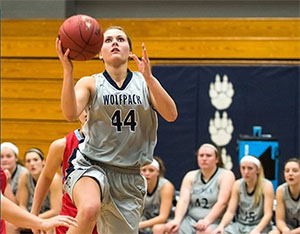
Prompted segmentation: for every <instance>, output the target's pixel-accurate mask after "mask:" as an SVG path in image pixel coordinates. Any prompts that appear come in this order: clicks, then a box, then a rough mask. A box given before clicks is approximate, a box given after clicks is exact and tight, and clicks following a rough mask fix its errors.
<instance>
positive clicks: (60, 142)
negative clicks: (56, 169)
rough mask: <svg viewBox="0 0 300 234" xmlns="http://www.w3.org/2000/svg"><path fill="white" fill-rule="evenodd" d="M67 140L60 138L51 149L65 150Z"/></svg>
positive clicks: (53, 143)
mask: <svg viewBox="0 0 300 234" xmlns="http://www.w3.org/2000/svg"><path fill="white" fill-rule="evenodd" d="M66 142H67V141H66V138H65V137H63V138H59V139H56V140H54V141H53V142H52V143H51V145H50V148H52V149H56V150H58V149H64V148H65V147H66Z"/></svg>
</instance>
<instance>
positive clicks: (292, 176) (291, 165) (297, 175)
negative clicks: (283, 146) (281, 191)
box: [284, 162, 300, 185]
mask: <svg viewBox="0 0 300 234" xmlns="http://www.w3.org/2000/svg"><path fill="white" fill-rule="evenodd" d="M284 178H285V181H286V182H287V184H289V185H294V184H299V183H300V168H299V164H298V163H296V162H288V163H287V164H286V165H285V167H284Z"/></svg>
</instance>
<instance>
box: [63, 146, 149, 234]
mask: <svg viewBox="0 0 300 234" xmlns="http://www.w3.org/2000/svg"><path fill="white" fill-rule="evenodd" d="M72 164H73V165H74V170H73V171H72V172H71V173H70V174H69V175H68V176H67V178H66V180H65V183H64V189H65V190H66V192H67V193H68V194H69V195H70V197H71V198H72V199H73V197H72V191H73V188H74V186H75V184H76V182H77V181H78V180H79V179H80V178H81V177H83V176H88V177H92V178H94V179H95V180H96V181H97V182H98V184H99V185H100V189H101V193H102V194H101V199H102V201H101V214H100V216H99V217H98V219H97V229H98V232H99V233H101V234H106V233H107V234H131V233H132V234H133V233H134V234H137V233H138V225H139V221H140V217H141V215H142V211H143V205H144V198H145V196H146V180H145V178H144V177H143V176H142V175H141V174H140V173H139V171H132V170H127V169H123V168H117V167H113V166H108V165H101V164H99V163H97V165H96V164H93V162H91V161H90V160H88V159H87V158H86V157H84V156H83V155H82V154H81V153H80V152H79V151H77V155H76V159H74V160H73V161H72Z"/></svg>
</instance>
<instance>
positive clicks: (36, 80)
mask: <svg viewBox="0 0 300 234" xmlns="http://www.w3.org/2000/svg"><path fill="white" fill-rule="evenodd" d="M98 21H99V23H100V24H101V26H102V27H103V28H106V27H108V26H110V25H120V26H123V27H124V28H125V30H126V31H127V32H128V34H129V35H130V36H131V38H132V40H133V52H134V53H136V54H137V55H138V56H141V48H140V45H141V43H142V42H145V44H146V47H147V50H148V53H149V56H150V59H151V62H152V65H153V72H155V73H156V74H158V75H160V74H165V73H164V72H165V69H167V68H168V69H171V70H170V71H172V69H175V71H176V72H175V73H174V76H173V75H172V72H167V73H168V74H170V75H169V76H168V77H167V79H166V80H161V82H162V83H163V84H164V86H165V87H166V89H167V91H169V92H170V94H171V96H173V97H174V98H175V101H176V102H178V103H179V107H181V105H182V100H184V97H183V98H181V97H180V96H178V92H177V91H178V90H180V89H181V88H182V87H181V86H182V84H185V83H187V80H190V79H191V77H190V76H192V77H194V76H197V75H196V74H200V73H199V71H200V70H201V69H203V68H204V69H205V67H206V66H207V67H211V66H218V67H226V69H225V70H226V72H220V75H221V78H222V79H223V75H224V74H225V73H230V71H231V70H232V72H233V71H235V69H237V68H236V67H241V66H242V67H245V69H246V71H247V69H248V67H249V68H251V67H260V66H264V67H265V66H270V65H271V67H270V69H271V71H272V70H273V69H272V68H274V71H275V70H276V69H278V68H280V67H286V66H287V67H293V69H296V74H297V71H299V64H300V44H299V41H300V35H299V34H300V32H299V29H300V21H299V19H298V18H276V19H275V18H235V19H232V18H220V19H211V18H197V19H182V18H180V19H161V18H159V19H158V18H153V19H136V18H130V19H129V18H127V19H104V18H99V19H98ZM62 22H63V21H62V20H51V19H49V20H41V19H39V20H38V19H35V20H33V19H28V20H17V19H15V20H12V19H11V20H2V21H1V141H2V142H3V141H11V142H14V143H16V144H17V145H18V146H19V148H20V153H21V157H23V154H24V152H25V150H26V149H27V148H29V147H40V148H41V149H42V150H43V151H44V152H47V150H48V147H49V144H50V143H51V142H52V141H53V140H55V139H57V138H61V137H63V136H64V135H65V134H67V133H68V132H69V131H72V130H73V129H75V128H77V127H78V126H79V124H78V123H77V122H67V121H65V120H64V118H63V116H62V112H61V109H60V91H61V84H62V67H61V65H60V62H59V60H58V58H57V56H56V52H55V38H56V36H57V31H58V29H59V26H60V25H61V23H62ZM154 25H155V27H153V26H154ZM129 66H130V69H133V70H135V69H136V66H135V64H134V63H133V62H132V61H131V62H130V64H129ZM74 67H75V68H74V74H75V79H79V78H80V77H82V76H84V75H87V74H93V73H97V72H99V71H102V70H103V68H104V67H103V64H102V62H100V61H99V60H98V59H97V58H95V59H93V60H90V61H86V62H74ZM231 67H233V69H231ZM192 68H194V69H195V71H189V69H192ZM177 69H179V70H177ZM180 69H183V70H185V69H187V70H188V71H189V72H188V74H189V75H188V76H186V75H185V73H180V72H181V70H180ZM222 69H224V68H222ZM297 69H298V70H297ZM206 71H207V70H206ZM222 71H223V70H222ZM244 71H245V70H244ZM292 73H293V74H295V71H294V70H293V72H292ZM178 74H181V75H180V76H179V75H178ZM212 74H213V73H212ZM284 74H285V72H283V73H282V77H281V79H282V81H283V82H284V81H285V79H284V77H285V75H284ZM292 77H293V79H295V78H294V77H295V75H292ZM205 78H206V79H207V78H208V80H206V81H205V82H212V81H214V80H215V74H213V75H211V76H207V77H205ZM237 78H238V77H235V78H233V76H229V80H230V81H232V79H237ZM298 78H299V77H298ZM160 79H163V77H162V78H160ZM256 79H257V77H256ZM175 80H176V82H175ZM287 80H288V78H287ZM250 81H251V77H249V76H248V77H246V78H245V79H244V81H243V82H245V83H247V82H250ZM294 82H296V83H292V84H291V85H292V86H291V87H292V88H293V89H291V90H292V91H291V94H292V93H294V92H297V86H296V85H297V84H298V94H299V91H300V87H299V80H298V81H297V75H296V80H295V81H294ZM297 82H298V83H297ZM169 84H172V86H169ZM260 85H261V86H262V87H263V86H264V83H261V84H260ZM186 87H189V86H186ZM294 89H296V91H295V90H294ZM207 92H208V89H206V90H205V92H203V93H206V94H207ZM286 92H288V91H285V93H286ZM179 93H180V92H179ZM187 94H189V90H187ZM295 95H296V94H295ZM282 96H283V97H284V96H285V95H284V93H283V95H282ZM179 98H180V99H179ZM187 98H188V99H189V100H191V99H190V98H191V97H187ZM176 99H177V100H176ZM192 100H193V99H192ZM198 102H199V99H197V100H195V103H193V102H192V104H191V105H196V103H198ZM208 102H209V100H207V103H206V104H205V105H208ZM283 105H285V104H283ZM187 107H189V106H187ZM288 107H290V108H294V106H288V105H287V108H288ZM298 107H299V97H298ZM202 109H204V111H206V108H202ZM182 110H183V109H181V108H180V109H179V113H181V111H182ZM291 110H293V111H294V109H291ZM237 111H238V110H237ZM285 111H287V112H288V111H290V110H289V109H286V110H285ZM210 112H211V110H210ZM181 116H182V115H181ZM181 116H179V119H178V121H176V122H175V123H172V124H170V125H169V124H167V125H165V123H163V122H162V123H161V126H162V127H161V128H160V129H159V139H158V146H157V150H156V152H157V153H159V154H160V155H161V156H162V157H163V159H164V160H165V162H166V166H167V175H168V176H170V177H172V175H173V174H174V173H175V172H176V170H177V168H176V166H177V165H178V164H179V163H177V164H174V162H177V161H178V160H181V159H182V157H189V155H190V157H191V158H190V159H189V160H188V163H186V164H185V165H186V166H185V168H183V169H182V170H181V172H180V173H181V174H180V176H177V177H176V179H175V184H176V187H177V188H178V187H179V183H180V181H181V176H182V174H183V173H184V172H185V171H186V170H188V169H191V168H194V167H195V161H194V158H192V157H194V152H195V151H196V149H197V147H198V144H200V143H201V142H200V141H202V139H203V140H204V139H205V140H209V139H208V135H207V133H205V134H206V136H205V137H204V138H201V139H200V138H199V137H198V138H197V137H196V138H195V137H194V136H192V137H190V138H187V139H186V138H185V139H184V140H183V142H186V141H189V142H192V144H190V143H189V145H188V148H187V150H186V151H187V152H186V155H182V154H178V152H177V153H176V147H174V144H172V142H173V141H172V140H174V139H170V142H171V143H170V142H166V139H169V138H170V135H169V134H168V131H167V130H165V129H167V128H168V126H170V128H171V129H173V126H175V127H174V129H178V128H177V127H178V126H179V125H177V124H178V123H180V121H182V119H181ZM183 116H184V115H183ZM197 116H198V117H199V118H201V116H204V115H202V111H199V113H198V114H197ZM210 116H211V113H210ZM259 118H261V119H263V121H268V118H267V116H264V115H261V116H259ZM259 118H258V119H259ZM295 118H296V121H298V123H299V109H298V112H297V110H296V112H295ZM297 118H298V119H297ZM160 121H161V120H160ZM184 121H185V119H184ZM193 121H194V120H192V122H191V121H190V122H187V123H188V126H189V127H191V128H198V121H199V120H197V121H194V122H193ZM245 121H247V115H245ZM257 122H258V123H259V121H257ZM203 123H205V122H203ZM255 123H256V122H255ZM252 124H254V122H253V121H252V122H251V121H250V122H249V124H248V125H249V126H248V125H247V127H245V126H246V125H244V127H243V128H242V129H240V130H241V132H240V133H248V132H251V129H249V128H250V126H251V125H252ZM207 127H208V126H207ZM235 127H236V125H235ZM206 129H207V128H206ZM266 130H267V131H269V132H273V128H269V129H268V128H267V129H266ZM293 130H294V131H295V132H297V134H298V140H299V132H300V130H299V124H298V125H295V127H294V128H293ZM197 134H198V135H199V133H197ZM235 134H238V132H236V133H235ZM295 134H296V133H295ZM172 136H173V135H172ZM185 136H189V135H185ZM235 136H236V135H235ZM180 137H182V138H183V137H184V136H183V135H181V134H180V133H179V132H178V133H177V134H176V139H177V140H178V141H179V142H180V139H179V138H180ZM174 138H175V136H174ZM231 147H234V143H233V145H232V146H231ZM286 147H290V146H286ZM182 150H184V148H182ZM291 150H293V151H289V152H291V154H298V155H299V141H298V142H294V143H293V145H292V147H291ZM231 154H233V153H231ZM170 155H171V156H170ZM289 156H290V155H289ZM174 157H175V159H177V160H174Z"/></svg>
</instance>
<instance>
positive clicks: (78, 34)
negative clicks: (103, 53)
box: [58, 15, 103, 61]
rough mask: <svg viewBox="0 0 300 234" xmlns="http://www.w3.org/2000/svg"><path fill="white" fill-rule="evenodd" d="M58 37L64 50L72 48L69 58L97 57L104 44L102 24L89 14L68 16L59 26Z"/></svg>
mask: <svg viewBox="0 0 300 234" xmlns="http://www.w3.org/2000/svg"><path fill="white" fill-rule="evenodd" d="M58 38H59V39H60V40H61V43H62V49H63V51H64V52H65V51H66V50H67V49H68V48H69V49H70V53H69V58H70V59H73V60H78V61H84V60H89V59H92V58H93V57H95V56H96V55H97V54H98V53H99V52H100V50H101V47H102V44H103V32H102V29H101V26H100V25H99V24H98V22H97V21H96V20H95V19H94V18H92V17H90V16H88V15H74V16H71V17H69V18H67V19H66V20H65V21H64V22H63V24H62V25H61V26H60V28H59V31H58Z"/></svg>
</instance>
